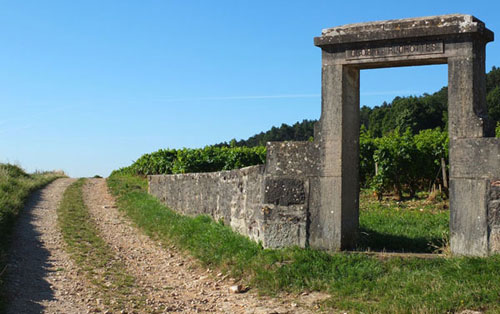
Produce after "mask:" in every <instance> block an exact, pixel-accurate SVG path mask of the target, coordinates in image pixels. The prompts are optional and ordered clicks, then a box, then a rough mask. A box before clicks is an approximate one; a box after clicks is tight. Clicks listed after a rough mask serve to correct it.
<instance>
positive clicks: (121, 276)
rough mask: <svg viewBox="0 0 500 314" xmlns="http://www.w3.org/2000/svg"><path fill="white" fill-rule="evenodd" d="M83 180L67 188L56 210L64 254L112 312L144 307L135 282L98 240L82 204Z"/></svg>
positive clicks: (121, 263)
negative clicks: (64, 243) (81, 271)
mask: <svg viewBox="0 0 500 314" xmlns="http://www.w3.org/2000/svg"><path fill="white" fill-rule="evenodd" d="M84 183H85V180H84V179H80V180H78V181H77V182H75V183H73V184H72V185H70V186H69V187H68V188H67V190H66V191H65V192H64V196H63V200H62V201H61V205H60V206H59V208H58V212H57V213H58V224H59V227H60V228H61V232H62V234H63V238H64V241H65V242H66V244H67V250H68V252H69V253H70V255H71V257H72V258H73V259H74V260H75V262H76V264H77V265H78V267H79V268H80V269H82V270H83V272H84V273H85V275H86V276H87V278H88V279H89V280H90V282H91V283H92V284H93V285H94V286H95V288H96V290H97V292H98V293H99V295H100V296H101V298H102V299H103V304H105V305H106V306H108V307H110V308H111V309H114V310H119V309H124V308H125V307H126V308H133V307H134V305H135V306H140V305H141V304H143V303H144V300H143V298H142V297H141V296H137V295H134V294H133V287H134V285H135V279H134V277H133V276H131V275H129V274H128V273H127V271H126V269H125V265H124V263H123V262H121V261H120V260H118V259H117V258H116V256H115V255H114V254H113V250H112V249H111V248H110V247H109V246H108V245H107V244H106V242H104V240H103V239H102V238H101V237H100V235H99V232H98V230H97V228H96V226H95V224H94V222H93V221H92V219H91V217H90V214H89V212H88V209H87V207H86V206H85V203H84V201H83V195H82V186H83V184H84Z"/></svg>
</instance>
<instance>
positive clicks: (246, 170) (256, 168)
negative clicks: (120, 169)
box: [147, 165, 265, 178]
mask: <svg viewBox="0 0 500 314" xmlns="http://www.w3.org/2000/svg"><path fill="white" fill-rule="evenodd" d="M264 169H265V165H255V166H248V167H244V168H239V169H233V170H221V171H213V172H189V173H175V174H150V175H148V176H147V177H148V178H158V177H179V176H181V177H189V176H191V177H196V176H205V177H217V176H224V175H231V174H242V175H246V174H249V173H251V172H256V173H263V172H264Z"/></svg>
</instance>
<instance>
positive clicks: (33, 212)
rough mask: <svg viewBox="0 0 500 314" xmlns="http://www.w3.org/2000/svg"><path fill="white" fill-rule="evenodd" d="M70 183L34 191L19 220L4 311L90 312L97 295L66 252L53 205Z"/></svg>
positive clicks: (10, 260) (11, 251)
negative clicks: (89, 287)
mask: <svg viewBox="0 0 500 314" xmlns="http://www.w3.org/2000/svg"><path fill="white" fill-rule="evenodd" d="M73 182H74V179H59V180H56V181H54V182H53V183H51V184H49V185H48V186H46V187H45V188H43V189H41V190H39V191H37V192H35V193H34V194H33V195H32V196H31V197H30V200H29V201H28V203H27V205H26V207H25V209H24V210H23V211H22V213H21V214H20V216H19V219H18V220H17V222H16V226H15V229H14V233H13V241H12V245H11V250H10V252H9V260H8V264H7V272H6V291H7V298H8V302H9V304H8V306H7V313H16V314H17V313H88V312H92V311H93V310H94V302H95V301H94V300H95V297H94V295H93V292H92V291H91V290H90V289H88V288H87V287H88V283H86V282H85V281H83V280H82V279H81V278H82V277H81V276H80V274H79V272H78V268H77V267H76V266H75V265H74V264H73V262H72V260H71V258H70V257H69V256H68V254H67V253H66V252H65V251H64V240H63V239H62V235H61V233H60V232H59V230H58V228H57V213H56V210H57V207H58V205H59V202H60V201H61V199H62V195H63V193H64V191H65V190H66V188H67V187H68V186H69V185H70V184H71V183H73Z"/></svg>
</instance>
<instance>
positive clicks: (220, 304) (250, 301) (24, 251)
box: [7, 179, 325, 313]
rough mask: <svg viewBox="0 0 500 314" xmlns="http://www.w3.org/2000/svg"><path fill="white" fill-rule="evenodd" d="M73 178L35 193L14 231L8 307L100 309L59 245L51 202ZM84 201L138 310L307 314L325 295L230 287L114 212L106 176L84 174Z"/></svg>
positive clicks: (64, 310)
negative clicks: (141, 300)
mask: <svg viewBox="0 0 500 314" xmlns="http://www.w3.org/2000/svg"><path fill="white" fill-rule="evenodd" d="M72 182H73V180H72V179H60V180H57V181H55V182H54V183H52V184H51V185H49V186H47V187H46V188H45V189H43V190H42V191H40V192H38V193H36V194H35V195H33V197H32V199H31V201H30V202H29V204H28V205H27V208H26V209H25V210H24V212H23V213H22V215H21V217H20V219H19V220H18V224H17V227H16V231H15V234H14V239H15V241H14V243H13V245H12V248H13V249H12V250H11V254H10V257H11V258H10V260H9V266H8V275H7V279H8V286H7V290H8V291H10V294H9V296H8V297H9V300H10V306H9V308H8V313H41V312H44V313H89V312H99V311H103V312H105V311H106V309H103V308H102V304H99V302H96V298H97V296H96V293H95V292H94V287H92V285H91V284H90V283H88V282H87V281H86V280H83V279H82V278H83V276H82V275H81V273H80V272H79V270H78V268H77V267H76V266H75V265H74V263H73V262H72V260H71V259H70V257H69V256H68V255H67V254H66V252H65V251H64V243H63V241H62V237H61V234H60V232H59V230H58V228H57V213H56V209H57V206H58V204H59V202H60V200H61V198H62V193H63V192H64V190H65V189H66V188H67V186H68V185H69V184H71V183H72ZM83 192H84V199H85V203H86V205H87V206H88V208H89V211H90V213H91V216H92V218H93V220H94V221H95V223H96V225H97V227H98V229H99V231H100V233H101V236H102V238H103V239H104V240H105V241H106V242H107V243H108V244H109V246H110V247H111V248H112V249H113V251H114V252H113V253H114V254H116V255H117V257H118V258H119V259H121V260H123V261H125V264H126V265H127V271H128V272H129V273H130V274H131V275H133V276H134V277H135V278H136V284H137V285H138V287H137V290H138V291H141V292H142V294H143V295H144V296H145V298H146V308H143V309H137V311H138V312H145V311H148V312H149V311H152V312H159V313H162V312H183V313H197V312H217V313H308V312H311V311H314V307H313V305H314V302H316V301H318V300H319V299H321V298H324V297H325V295H320V294H305V295H303V296H300V297H296V296H291V295H286V296H281V297H280V298H268V297H259V296H257V294H256V292H255V291H249V292H246V293H232V292H230V290H229V287H230V286H231V285H233V284H234V282H232V281H231V279H230V278H224V277H223V276H221V275H220V274H216V273H214V272H212V271H210V270H206V269H202V268H201V267H200V266H199V265H198V263H197V262H196V261H195V260H193V259H192V258H190V257H188V256H186V255H184V254H182V253H180V252H178V251H177V250H176V249H175V248H170V247H162V246H161V245H160V244H159V243H157V242H155V241H153V240H151V239H150V238H149V237H148V236H146V235H144V234H143V233H142V232H141V231H140V230H138V229H137V228H135V227H134V226H133V225H132V224H131V223H130V222H129V221H128V219H126V217H124V216H123V214H122V213H121V212H119V211H118V210H117V208H116V206H115V204H114V200H113V198H112V196H111V195H110V194H109V193H108V191H107V186H106V181H105V180H104V179H89V180H88V181H87V183H86V185H85V186H84V188H83Z"/></svg>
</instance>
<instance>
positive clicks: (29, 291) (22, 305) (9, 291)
mask: <svg viewBox="0 0 500 314" xmlns="http://www.w3.org/2000/svg"><path fill="white" fill-rule="evenodd" d="M42 191H43V189H42V190H39V191H37V192H35V193H33V194H32V196H31V197H30V199H29V201H28V202H27V205H26V206H25V208H24V210H23V211H22V212H21V213H20V215H19V217H18V219H17V222H16V224H15V227H14V230H13V233H12V238H11V245H10V250H9V253H8V258H7V268H6V274H5V283H4V298H5V301H6V313H42V312H43V311H44V307H43V305H41V304H40V303H41V302H42V301H50V300H54V292H53V290H52V288H51V285H50V283H49V282H47V281H46V280H45V278H46V277H47V274H48V272H49V269H50V266H51V264H50V261H49V252H48V251H47V250H46V249H45V248H44V247H43V245H42V242H41V241H40V239H39V237H40V233H39V232H38V231H37V230H35V225H34V224H33V221H34V218H35V217H34V215H33V210H34V209H35V208H37V207H38V206H40V204H41V202H42Z"/></svg>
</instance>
